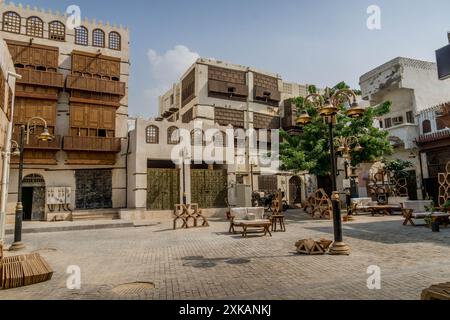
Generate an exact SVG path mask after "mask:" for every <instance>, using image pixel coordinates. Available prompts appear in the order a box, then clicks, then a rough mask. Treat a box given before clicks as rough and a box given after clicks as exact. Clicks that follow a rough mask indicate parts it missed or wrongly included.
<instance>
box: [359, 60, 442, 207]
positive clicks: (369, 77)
mask: <svg viewBox="0 0 450 320" xmlns="http://www.w3.org/2000/svg"><path fill="white" fill-rule="evenodd" d="M449 84H450V80H446V81H440V80H439V79H438V73H437V65H436V64H435V63H432V62H426V61H420V60H414V59H409V58H403V57H399V58H396V59H393V60H391V61H389V62H387V63H385V64H383V65H381V66H379V67H377V68H375V69H374V70H371V71H369V72H368V73H366V74H364V75H363V76H361V78H360V85H361V90H362V95H363V98H364V99H365V100H368V101H370V104H371V105H372V106H374V105H377V104H380V103H382V102H384V101H391V102H392V110H391V112H390V113H389V114H387V115H385V116H384V117H382V118H380V119H379V125H380V127H381V128H383V129H384V130H387V131H388V132H389V134H390V140H391V143H392V145H393V146H394V148H395V152H394V154H393V155H392V156H391V157H390V158H392V159H402V160H407V161H411V162H412V163H413V164H414V168H415V169H413V170H411V171H410V178H409V194H410V197H411V198H413V199H414V198H422V197H423V194H422V193H423V192H422V178H421V177H422V172H421V169H420V168H421V166H420V162H421V161H422V162H423V163H426V155H425V154H423V153H421V154H420V157H421V159H420V158H419V152H418V146H417V144H416V140H417V139H418V138H419V135H420V133H421V128H420V126H421V123H419V119H418V117H419V114H420V113H421V112H422V111H423V110H425V109H427V108H429V107H430V106H433V105H439V104H441V103H443V102H445V101H449V100H450V91H449V90H448V88H449Z"/></svg>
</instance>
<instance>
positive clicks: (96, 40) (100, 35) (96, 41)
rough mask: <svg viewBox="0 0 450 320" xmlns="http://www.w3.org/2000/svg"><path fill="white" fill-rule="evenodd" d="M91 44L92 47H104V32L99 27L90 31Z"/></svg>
mask: <svg viewBox="0 0 450 320" xmlns="http://www.w3.org/2000/svg"><path fill="white" fill-rule="evenodd" d="M92 45H93V46H94V47H100V48H104V47H105V33H104V32H103V30H101V29H95V30H94V31H92Z"/></svg>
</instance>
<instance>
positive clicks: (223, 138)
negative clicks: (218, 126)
mask: <svg viewBox="0 0 450 320" xmlns="http://www.w3.org/2000/svg"><path fill="white" fill-rule="evenodd" d="M214 146H215V147H226V146H227V134H226V133H225V132H223V131H219V132H217V133H216V134H215V135H214Z"/></svg>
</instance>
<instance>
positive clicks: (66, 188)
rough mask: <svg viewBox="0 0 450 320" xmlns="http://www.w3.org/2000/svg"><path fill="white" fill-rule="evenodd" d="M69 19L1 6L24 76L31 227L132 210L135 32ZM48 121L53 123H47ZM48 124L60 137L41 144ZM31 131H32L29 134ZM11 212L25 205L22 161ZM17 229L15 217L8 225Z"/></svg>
mask: <svg viewBox="0 0 450 320" xmlns="http://www.w3.org/2000/svg"><path fill="white" fill-rule="evenodd" d="M67 18H68V17H67V16H65V15H61V14H60V13H57V12H56V13H53V12H51V11H44V10H39V9H31V8H30V7H29V6H27V7H23V6H22V5H18V6H16V5H14V4H12V3H10V4H5V3H3V2H2V1H0V19H1V21H0V36H1V37H3V38H4V39H5V41H6V43H7V46H8V49H9V52H10V53H11V56H12V59H13V62H14V65H15V69H16V72H17V73H18V74H20V75H22V79H21V80H20V81H18V83H17V86H16V93H15V105H16V107H15V110H14V115H13V119H14V120H13V122H14V135H13V139H14V140H16V141H19V139H20V137H19V132H20V127H21V126H23V125H24V126H26V128H27V131H29V132H30V134H31V137H30V140H29V143H27V144H26V146H25V150H26V151H25V170H24V180H23V189H22V191H23V198H22V200H23V203H24V210H25V214H24V217H25V219H26V220H39V221H40V220H53V219H60V218H64V219H72V218H73V219H76V218H77V217H78V218H83V216H85V215H89V214H90V213H87V212H86V211H85V210H94V211H95V210H100V209H104V210H106V211H108V214H109V213H110V214H112V215H113V214H115V213H114V212H115V211H114V210H113V209H119V208H124V207H126V206H127V204H126V183H125V181H126V160H125V155H124V154H123V153H124V152H122V151H124V150H126V149H127V120H128V78H129V66H130V58H129V32H128V30H127V29H126V28H124V27H122V26H116V25H111V24H110V23H109V22H108V23H102V22H96V21H95V20H93V21H89V20H87V19H85V20H84V21H82V23H81V26H80V27H77V28H75V29H71V28H70V25H68V24H67ZM42 120H45V122H44V121H42ZM45 123H46V124H47V126H48V129H49V131H50V133H51V134H52V135H53V136H54V139H53V140H52V141H51V142H39V141H38V140H37V139H36V135H37V134H39V133H41V132H42V131H43V130H44V125H45ZM28 129H29V130H28ZM12 162H13V165H12V170H11V175H10V192H9V201H8V202H9V205H8V212H9V213H11V214H12V213H13V212H14V207H15V203H16V202H17V200H18V199H17V187H18V181H17V180H18V169H17V168H18V165H17V164H18V158H13V159H12ZM8 220H9V222H12V221H13V215H11V216H10V219H8Z"/></svg>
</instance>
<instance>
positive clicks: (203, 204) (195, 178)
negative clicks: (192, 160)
mask: <svg viewBox="0 0 450 320" xmlns="http://www.w3.org/2000/svg"><path fill="white" fill-rule="evenodd" d="M191 193H192V195H191V202H192V203H198V205H199V206H200V208H204V209H205V208H225V207H226V206H227V205H226V201H225V200H226V198H227V171H226V170H204V169H192V170H191Z"/></svg>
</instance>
